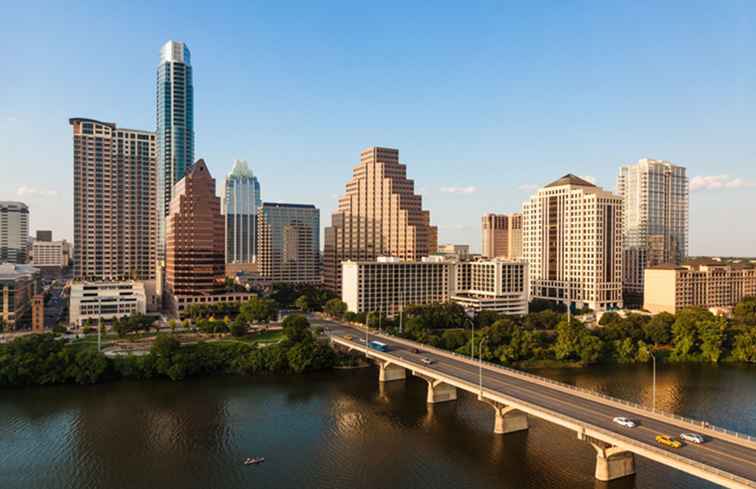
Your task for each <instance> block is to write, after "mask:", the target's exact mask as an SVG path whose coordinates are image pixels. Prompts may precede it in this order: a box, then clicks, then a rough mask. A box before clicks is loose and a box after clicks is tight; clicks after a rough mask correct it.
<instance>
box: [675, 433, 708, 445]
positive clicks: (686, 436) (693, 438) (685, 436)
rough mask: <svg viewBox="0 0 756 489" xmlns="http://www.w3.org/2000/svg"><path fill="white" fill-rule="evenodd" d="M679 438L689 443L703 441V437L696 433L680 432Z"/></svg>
mask: <svg viewBox="0 0 756 489" xmlns="http://www.w3.org/2000/svg"><path fill="white" fill-rule="evenodd" d="M680 439H681V440H685V441H689V442H691V443H703V442H704V437H703V436H701V435H699V434H698V433H680Z"/></svg>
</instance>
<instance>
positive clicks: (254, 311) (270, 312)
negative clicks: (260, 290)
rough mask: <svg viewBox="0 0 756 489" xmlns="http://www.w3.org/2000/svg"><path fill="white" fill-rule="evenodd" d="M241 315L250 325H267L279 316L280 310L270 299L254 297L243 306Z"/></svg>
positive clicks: (240, 311)
mask: <svg viewBox="0 0 756 489" xmlns="http://www.w3.org/2000/svg"><path fill="white" fill-rule="evenodd" d="M239 315H240V316H241V317H242V319H243V320H244V321H247V322H248V323H267V322H269V321H271V320H273V319H275V317H276V316H277V315H278V308H277V307H276V304H275V302H273V301H272V300H270V299H261V298H259V297H252V298H250V299H249V300H248V301H247V302H245V303H244V304H242V305H241V308H240V310H239Z"/></svg>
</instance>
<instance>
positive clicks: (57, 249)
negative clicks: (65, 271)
mask: <svg viewBox="0 0 756 489" xmlns="http://www.w3.org/2000/svg"><path fill="white" fill-rule="evenodd" d="M70 248H71V247H70V245H69V243H68V242H67V241H65V240H63V241H34V243H33V244H32V264H33V265H34V266H35V267H58V268H65V267H67V266H68V263H69V256H70V253H71V251H70Z"/></svg>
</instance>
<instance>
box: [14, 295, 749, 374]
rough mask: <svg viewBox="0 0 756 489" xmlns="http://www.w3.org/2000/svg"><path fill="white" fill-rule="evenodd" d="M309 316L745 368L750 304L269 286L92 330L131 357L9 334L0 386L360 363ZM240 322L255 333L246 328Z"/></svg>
mask: <svg viewBox="0 0 756 489" xmlns="http://www.w3.org/2000/svg"><path fill="white" fill-rule="evenodd" d="M279 308H281V309H295V310H298V311H299V312H301V313H302V314H291V315H289V316H287V317H286V318H285V319H284V320H283V322H282V324H281V326H282V327H281V329H280V331H275V330H274V329H268V328H267V327H266V326H265V325H267V323H269V322H270V321H272V320H273V318H275V317H277V315H278V311H279ZM313 311H322V312H323V313H324V314H325V315H326V316H329V317H331V318H334V319H337V320H343V321H348V322H357V323H362V324H367V325H369V326H370V327H371V328H376V329H378V328H380V329H382V330H384V331H386V332H388V333H391V334H394V335H396V336H401V337H404V338H407V339H411V340H415V341H418V342H420V343H424V344H427V345H431V346H434V347H437V348H443V349H446V350H449V351H454V352H457V353H460V354H464V355H470V353H471V350H472V349H474V352H475V356H476V358H477V357H478V356H479V355H481V354H482V357H483V359H484V360H487V361H490V362H493V363H498V364H501V365H506V366H509V367H515V368H521V369H524V370H531V369H548V368H583V367H587V366H590V365H594V364H631V363H646V362H650V361H651V356H652V355H654V356H655V357H656V360H657V361H666V362H678V363H685V362H697V363H709V364H718V363H725V362H728V363H729V362H733V363H742V364H751V365H756V297H748V298H745V299H743V300H742V301H741V302H740V303H739V304H738V305H737V306H736V307H735V309H734V313H733V317H732V318H731V319H727V318H724V317H719V316H714V315H713V314H712V313H710V312H709V311H707V310H705V309H700V308H688V309H684V310H682V311H680V312H678V313H677V314H676V315H672V314H667V313H661V314H657V315H654V316H651V315H647V314H638V313H629V314H627V315H624V316H620V315H619V314H617V313H614V312H609V313H606V314H604V315H603V316H602V317H601V320H600V321H599V323H598V324H587V323H583V322H582V321H581V320H580V319H578V318H576V317H571V318H570V319H568V316H567V314H565V311H564V310H559V309H557V308H554V307H553V306H551V305H548V304H547V303H540V302H538V301H535V302H533V303H531V311H532V312H530V313H529V314H527V315H525V316H520V317H513V316H504V315H499V314H496V313H491V312H481V313H478V314H476V315H475V316H472V317H471V316H469V315H468V314H466V313H465V311H464V309H463V308H462V307H461V306H459V305H457V304H454V303H440V304H428V305H414V306H407V307H406V308H405V309H404V311H403V313H402V317H401V319H399V318H389V317H386V316H385V315H384V316H378V315H377V314H375V313H370V314H354V313H351V312H347V310H346V304H344V303H343V302H342V301H341V300H340V299H338V298H336V297H333V295H330V294H328V293H326V292H324V291H322V290H320V289H317V288H315V287H306V286H301V287H291V286H286V285H278V286H274V289H273V292H272V293H271V294H269V295H268V296H267V297H264V298H263V297H259V298H258V297H255V298H252V299H250V300H249V301H247V302H245V303H243V304H241V305H231V304H213V305H209V306H198V307H195V308H193V309H191V310H190V311H189V316H190V318H191V319H190V320H189V319H187V320H184V321H182V322H179V321H174V320H171V321H168V328H169V329H170V333H168V332H165V328H164V329H162V330H161V329H160V328H159V327H157V326H156V324H157V323H155V322H154V319H151V318H149V317H146V316H141V315H135V316H131V317H129V318H124V319H121V320H117V321H114V322H113V323H112V324H111V327H110V330H111V333H110V334H107V332H105V331H103V333H104V337H105V338H106V344H107V345H119V346H121V347H123V348H124V349H125V352H124V353H127V352H128V351H129V348H130V347H132V346H133V345H135V344H140V348H141V350H139V351H138V353H136V354H121V355H105V354H104V353H102V352H100V351H98V349H97V337H96V335H94V334H91V333H93V332H96V329H95V328H94V327H93V326H92V325H87V326H86V327H85V328H84V330H85V331H87V332H89V333H90V334H89V335H87V336H85V337H84V338H83V339H74V340H67V339H65V338H64V337H63V336H61V335H60V332H55V333H48V334H43V335H28V336H23V337H19V338H17V339H15V340H13V341H11V342H9V343H6V344H0V387H14V386H29V385H53V384H94V383H98V382H108V381H116V380H122V379H123V380H142V379H159V378H165V379H170V380H173V381H180V380H183V379H186V378H190V377H197V376H205V375H220V374H226V375H259V374H265V373H293V374H301V373H305V372H310V371H316V370H325V369H331V368H336V367H338V368H358V367H361V366H363V365H362V364H363V363H364V362H363V361H362V360H361V359H360V358H359V357H357V356H355V355H348V354H343V353H337V352H336V351H334V350H333V349H332V348H331V347H330V345H329V344H328V343H327V342H326V341H323V340H324V339H325V338H324V337H322V336H321V331H320V330H319V328H315V329H313V328H311V326H310V324H309V321H308V320H307V319H306V317H305V316H304V315H303V314H306V313H308V312H313ZM583 312H586V311H583ZM217 317H222V318H223V319H216V318H217ZM250 325H263V327H262V328H261V329H260V328H258V329H254V330H252V332H250ZM153 328H154V329H155V333H154V334H152V333H150V332H149V331H150V329H153ZM473 331H474V333H473Z"/></svg>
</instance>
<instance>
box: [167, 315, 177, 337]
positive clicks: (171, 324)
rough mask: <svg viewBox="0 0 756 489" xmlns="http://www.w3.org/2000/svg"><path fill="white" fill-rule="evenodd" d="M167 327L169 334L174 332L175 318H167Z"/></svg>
mask: <svg viewBox="0 0 756 489" xmlns="http://www.w3.org/2000/svg"><path fill="white" fill-rule="evenodd" d="M168 327H169V328H171V334H176V320H175V319H170V320H168Z"/></svg>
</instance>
